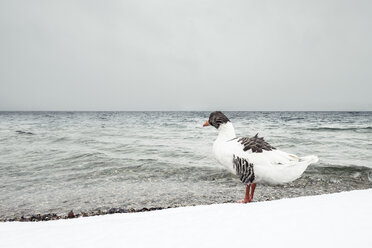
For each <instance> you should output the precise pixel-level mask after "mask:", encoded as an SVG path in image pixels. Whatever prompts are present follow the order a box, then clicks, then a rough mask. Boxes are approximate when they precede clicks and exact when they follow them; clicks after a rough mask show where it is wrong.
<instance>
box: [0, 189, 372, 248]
mask: <svg viewBox="0 0 372 248" xmlns="http://www.w3.org/2000/svg"><path fill="white" fill-rule="evenodd" d="M371 232H372V189H370V190H360V191H351V192H343V193H336V194H330V195H320V196H308V197H300V198H293V199H283V200H277V201H270V202H256V203H250V204H245V205H244V204H218V205H208V206H196V207H183V208H175V209H167V210H159V211H152V212H144V213H130V214H112V215H103V216H94V217H88V218H77V219H71V220H57V221H47V222H35V223H31V222H26V223H24V222H6V223H0V244H1V247H9V248H11V247H238V246H239V247H350V246H352V247H372V238H371V237H370V234H371Z"/></svg>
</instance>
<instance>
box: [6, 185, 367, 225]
mask: <svg viewBox="0 0 372 248" xmlns="http://www.w3.org/2000/svg"><path fill="white" fill-rule="evenodd" d="M360 190H372V187H370V188H364V189H351V190H348V191H336V192H329V193H328V192H325V193H321V194H309V195H293V196H290V197H282V198H271V199H270V198H266V199H265V200H262V199H261V200H256V201H253V202H252V203H247V205H249V204H253V203H260V202H270V201H280V200H286V199H297V198H302V197H314V196H322V195H332V194H338V193H344V192H345V193H346V192H353V191H360ZM237 201H238V199H236V200H235V201H234V200H232V199H231V200H228V201H224V202H213V203H206V204H198V205H173V206H165V207H155V206H151V207H143V208H124V207H112V208H109V209H107V208H106V209H94V210H90V211H74V210H73V209H72V210H71V211H69V212H67V213H66V214H57V213H44V214H41V213H36V214H35V213H32V214H27V215H21V216H16V217H14V216H12V217H5V218H0V223H7V222H46V221H52V220H65V219H76V218H82V217H84V218H85V217H92V216H102V215H112V214H129V213H143V212H152V211H156V210H166V209H177V208H184V207H197V206H210V205H216V204H228V203H237Z"/></svg>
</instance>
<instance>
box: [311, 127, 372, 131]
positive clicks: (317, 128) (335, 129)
mask: <svg viewBox="0 0 372 248" xmlns="http://www.w3.org/2000/svg"><path fill="white" fill-rule="evenodd" d="M307 130H311V131H358V130H372V127H344V128H343V127H316V128H307Z"/></svg>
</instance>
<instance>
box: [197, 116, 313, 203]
mask: <svg viewBox="0 0 372 248" xmlns="http://www.w3.org/2000/svg"><path fill="white" fill-rule="evenodd" d="M205 126H213V127H215V128H217V130H218V137H217V139H216V141H215V142H214V144H213V152H214V155H215V157H216V159H217V161H218V162H219V163H220V164H222V165H223V166H224V167H225V168H226V169H227V170H229V171H230V172H232V173H233V174H235V175H237V176H238V177H239V178H240V180H241V181H242V182H243V183H245V184H247V186H246V191H245V197H244V199H243V200H242V201H239V202H241V203H247V202H251V201H252V200H253V195H254V190H255V188H256V183H266V184H272V185H275V184H284V183H288V182H292V181H294V180H296V179H297V178H299V177H300V176H301V175H302V173H303V172H304V171H305V170H306V168H307V167H308V166H309V165H310V164H312V163H316V162H318V157H317V156H313V155H310V156H306V157H298V156H296V155H293V154H289V153H286V152H282V151H279V150H277V149H276V148H275V147H273V146H271V145H270V144H269V143H267V142H266V141H265V140H264V139H263V138H260V137H258V135H257V134H256V136H254V137H250V138H248V137H243V138H241V137H236V135H235V130H234V127H233V125H232V124H231V122H230V120H229V119H228V118H227V117H226V116H225V115H224V114H223V113H222V112H220V111H215V112H212V113H211V114H210V116H209V120H208V121H206V122H205V124H204V125H203V127H205Z"/></svg>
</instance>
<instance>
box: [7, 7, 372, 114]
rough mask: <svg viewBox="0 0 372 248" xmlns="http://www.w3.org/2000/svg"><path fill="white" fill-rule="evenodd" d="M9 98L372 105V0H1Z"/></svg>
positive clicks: (59, 104) (66, 105) (167, 106)
mask: <svg viewBox="0 0 372 248" xmlns="http://www.w3.org/2000/svg"><path fill="white" fill-rule="evenodd" d="M0 35H1V39H0V110H215V109H221V110H372V96H371V95H372V45H371V44H372V1H359V0H357V1H351V0H349V1H341V0H334V1H329V0H323V1H298V0H295V1H278V0H272V1H263V0H260V1H258V0H256V1H249V0H242V1H236V0H225V1H220V0H208V1H205V0H168V1H165V0H157V1H153V0H148V1H142V0H134V1H76V0H74V1H27V0H25V1H17V0H12V1H6V0H0Z"/></svg>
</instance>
